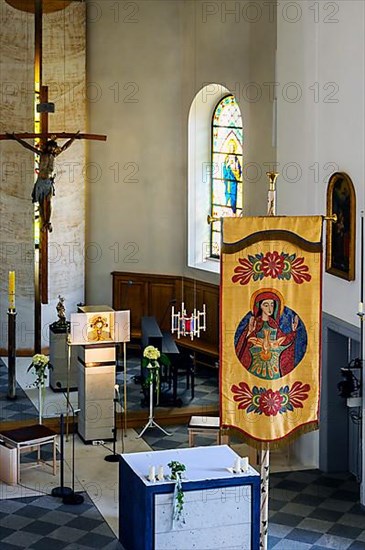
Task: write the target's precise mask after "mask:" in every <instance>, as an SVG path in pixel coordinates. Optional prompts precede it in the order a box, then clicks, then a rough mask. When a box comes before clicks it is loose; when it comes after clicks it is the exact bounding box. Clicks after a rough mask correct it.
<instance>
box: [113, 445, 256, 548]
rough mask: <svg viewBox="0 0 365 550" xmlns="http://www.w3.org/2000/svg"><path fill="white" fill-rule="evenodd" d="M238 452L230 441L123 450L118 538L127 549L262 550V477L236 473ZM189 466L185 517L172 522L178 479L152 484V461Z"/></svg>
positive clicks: (250, 472) (253, 474)
mask: <svg viewBox="0 0 365 550" xmlns="http://www.w3.org/2000/svg"><path fill="white" fill-rule="evenodd" d="M237 457H238V455H237V454H236V453H235V452H234V451H233V450H232V449H231V448H230V447H228V446H227V445H217V446H210V447H193V448H187V449H171V450H167V451H152V452H146V453H130V454H122V455H121V459H120V463H119V472H120V479H119V540H120V542H121V543H122V545H123V546H124V547H125V548H126V550H151V549H153V550H162V549H165V550H166V549H167V548H168V549H171V548H210V549H216V550H221V548H227V547H234V548H237V549H238V548H240V549H241V550H247V549H248V548H249V549H250V550H259V531H260V475H259V474H258V473H257V472H256V470H254V469H253V468H252V467H251V466H249V468H248V471H247V472H246V473H242V474H234V473H232V470H231V466H233V464H234V463H235V461H236V459H237ZM171 460H177V461H179V462H181V463H182V464H185V466H186V472H185V478H183V480H182V487H183V491H184V494H185V502H184V510H183V515H184V520H185V523H184V524H181V525H173V524H172V512H173V498H174V488H175V482H173V481H170V480H169V479H168V478H165V479H164V480H163V481H156V482H150V481H149V480H148V478H147V475H148V472H149V467H150V466H151V465H155V466H156V471H157V469H158V466H163V470H164V473H165V474H169V473H170V469H169V468H168V466H167V464H168V463H169V462H170V461H171Z"/></svg>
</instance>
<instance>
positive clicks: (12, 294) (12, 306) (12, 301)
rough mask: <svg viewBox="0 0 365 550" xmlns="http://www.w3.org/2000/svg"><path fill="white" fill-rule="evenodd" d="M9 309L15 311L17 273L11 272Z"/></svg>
mask: <svg viewBox="0 0 365 550" xmlns="http://www.w3.org/2000/svg"><path fill="white" fill-rule="evenodd" d="M8 294H9V309H15V271H9V289H8Z"/></svg>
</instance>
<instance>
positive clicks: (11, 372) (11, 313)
mask: <svg viewBox="0 0 365 550" xmlns="http://www.w3.org/2000/svg"><path fill="white" fill-rule="evenodd" d="M15 357H16V309H15V307H9V308H8V394H7V396H6V397H7V399H16V397H17V396H16V371H15Z"/></svg>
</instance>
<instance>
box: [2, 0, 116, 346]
mask: <svg viewBox="0 0 365 550" xmlns="http://www.w3.org/2000/svg"><path fill="white" fill-rule="evenodd" d="M7 1H8V0H7ZM8 3H9V4H11V5H12V6H13V7H15V8H17V9H20V10H22V11H31V12H33V13H34V83H39V104H40V106H41V107H42V108H41V109H40V132H39V133H33V132H22V133H17V134H16V137H17V138H19V139H21V140H24V139H36V138H38V140H39V145H40V151H39V153H41V151H42V150H43V148H44V147H45V145H46V143H47V141H48V140H49V139H52V140H56V139H67V138H72V137H74V136H75V134H70V133H67V132H52V133H50V132H49V131H48V112H49V111H50V112H51V109H49V106H52V104H49V103H48V87H47V86H44V85H43V83H42V35H43V29H42V19H43V12H51V11H57V10H58V9H63V8H65V7H66V6H67V5H68V4H70V2H69V1H65V0H64V1H63V2H58V4H55V2H54V1H53V2H52V1H51V0H32V1H29V0H27V1H26V2H24V0H11V1H10V0H9V2H8ZM4 139H14V137H13V136H11V135H9V134H0V140H4ZM77 139H88V140H99V141H105V140H106V136H104V135H98V134H79V133H78V134H77ZM22 145H23V146H26V145H25V144H24V143H23V144H22ZM26 147H27V148H28V149H31V150H33V152H34V153H35V151H34V146H31V145H29V147H28V146H26ZM47 303H48V231H41V232H40V239H39V247H37V246H36V247H35V258H34V353H41V351H42V350H41V334H42V323H41V312H42V307H41V305H42V304H47Z"/></svg>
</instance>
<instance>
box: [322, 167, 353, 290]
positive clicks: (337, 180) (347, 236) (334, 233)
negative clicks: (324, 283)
mask: <svg viewBox="0 0 365 550" xmlns="http://www.w3.org/2000/svg"><path fill="white" fill-rule="evenodd" d="M332 214H336V216H337V221H336V222H327V235H326V237H327V238H326V271H327V273H331V274H332V275H336V277H341V278H342V279H346V280H347V281H353V280H354V279H355V231H356V196H355V189H354V184H353V183H352V181H351V178H350V176H348V175H347V174H346V173H345V172H335V173H334V174H332V175H331V177H330V179H329V182H328V187H327V215H328V216H330V215H332Z"/></svg>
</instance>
